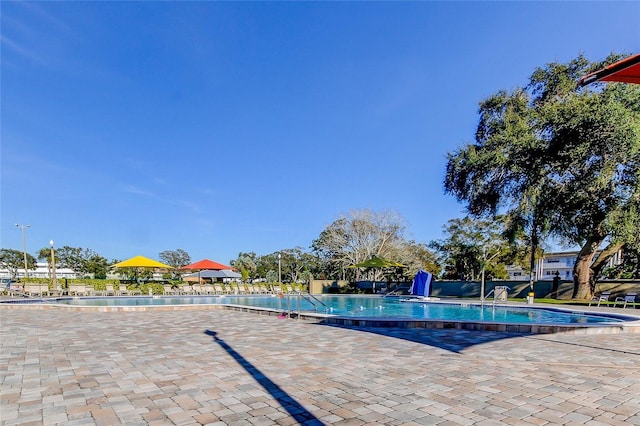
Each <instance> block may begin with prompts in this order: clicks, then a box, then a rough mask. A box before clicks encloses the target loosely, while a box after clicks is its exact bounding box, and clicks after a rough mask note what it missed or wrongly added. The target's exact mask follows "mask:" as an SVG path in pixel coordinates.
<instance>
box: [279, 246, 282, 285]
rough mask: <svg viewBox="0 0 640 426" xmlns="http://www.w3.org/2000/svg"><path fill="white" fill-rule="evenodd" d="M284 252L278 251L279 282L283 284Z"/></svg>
mask: <svg viewBox="0 0 640 426" xmlns="http://www.w3.org/2000/svg"><path fill="white" fill-rule="evenodd" d="M281 259H282V254H280V253H278V283H280V284H282V262H281V261H280V260H281Z"/></svg>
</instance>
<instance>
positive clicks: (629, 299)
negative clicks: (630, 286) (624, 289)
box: [613, 293, 638, 309]
mask: <svg viewBox="0 0 640 426" xmlns="http://www.w3.org/2000/svg"><path fill="white" fill-rule="evenodd" d="M637 295H638V293H627V294H625V295H624V296H618V297H616V300H615V301H614V302H613V307H614V308H615V307H616V306H617V305H618V302H621V303H624V304H623V305H622V308H623V309H624V308H626V307H627V304H629V305H633V307H634V308H635V306H636V296H637Z"/></svg>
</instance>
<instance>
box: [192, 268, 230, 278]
mask: <svg viewBox="0 0 640 426" xmlns="http://www.w3.org/2000/svg"><path fill="white" fill-rule="evenodd" d="M184 278H242V275H240V274H239V273H237V272H233V271H232V270H229V269H222V270H212V269H207V270H205V271H200V272H194V273H193V274H187V275H185V276H184Z"/></svg>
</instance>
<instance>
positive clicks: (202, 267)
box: [180, 259, 231, 271]
mask: <svg viewBox="0 0 640 426" xmlns="http://www.w3.org/2000/svg"><path fill="white" fill-rule="evenodd" d="M180 269H186V270H190V271H209V270H212V271H221V270H223V269H231V266H227V265H223V264H222V263H218V262H214V261H213V260H209V259H203V260H200V261H198V262H196V263H192V264H190V265H186V266H182V267H180Z"/></svg>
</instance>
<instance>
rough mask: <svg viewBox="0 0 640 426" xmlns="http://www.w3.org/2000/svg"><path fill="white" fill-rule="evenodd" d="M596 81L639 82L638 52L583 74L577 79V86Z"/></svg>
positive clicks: (639, 61) (639, 63)
mask: <svg viewBox="0 0 640 426" xmlns="http://www.w3.org/2000/svg"><path fill="white" fill-rule="evenodd" d="M596 81H617V82H621V83H634V84H640V53H639V54H637V55H633V56H629V57H628V58H625V59H622V60H621V61H618V62H614V63H613V64H611V65H609V66H606V67H604V68H602V69H600V70H598V71H595V72H592V73H591V74H587V75H585V76H584V77H582V78H581V79H580V81H578V86H586V85H587V84H589V83H594V82H596Z"/></svg>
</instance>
